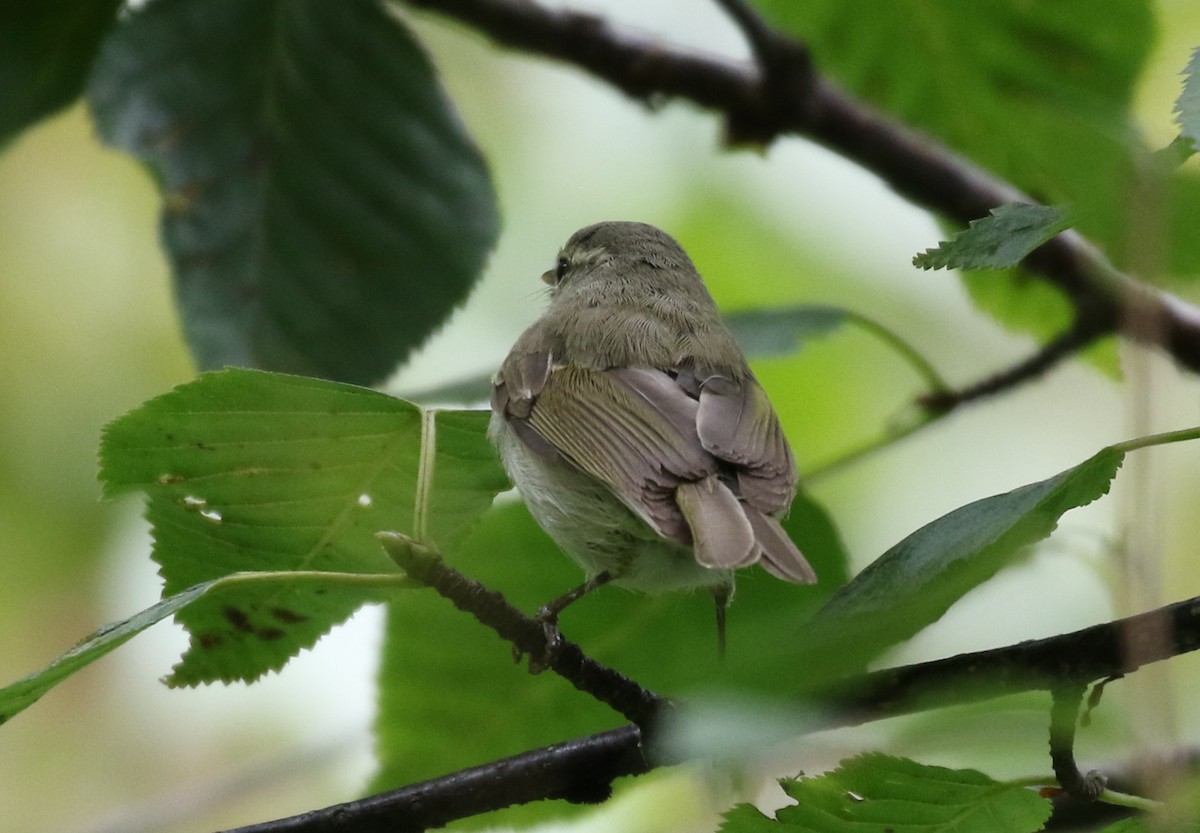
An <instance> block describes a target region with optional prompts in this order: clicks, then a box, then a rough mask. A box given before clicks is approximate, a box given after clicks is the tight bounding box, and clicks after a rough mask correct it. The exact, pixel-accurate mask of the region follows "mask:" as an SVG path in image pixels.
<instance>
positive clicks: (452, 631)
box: [372, 495, 847, 824]
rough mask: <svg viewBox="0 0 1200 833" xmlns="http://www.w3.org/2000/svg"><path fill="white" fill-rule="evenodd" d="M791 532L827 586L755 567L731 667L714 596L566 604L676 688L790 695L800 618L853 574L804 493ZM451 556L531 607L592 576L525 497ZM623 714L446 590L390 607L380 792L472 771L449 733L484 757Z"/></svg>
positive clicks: (575, 636)
mask: <svg viewBox="0 0 1200 833" xmlns="http://www.w3.org/2000/svg"><path fill="white" fill-rule="evenodd" d="M785 528H786V529H787V530H788V533H789V534H790V535H791V536H792V537H793V539H794V540H795V541H796V542H797V544H798V545H799V546H800V547H801V549H802V550H803V551H804V553H805V555H806V556H807V557H808V559H809V561H810V562H811V563H812V565H813V568H814V569H815V570H816V571H817V574H818V576H819V577H820V583H819V584H817V585H816V586H810V587H797V586H795V585H790V584H786V583H784V582H781V581H779V580H777V579H775V578H773V577H771V576H769V575H767V574H766V573H765V572H764V571H762V570H761V569H760V568H757V567H755V568H751V569H749V570H743V571H741V572H740V573H739V574H738V577H737V581H738V587H737V595H736V598H735V600H734V602H733V604H732V605H731V607H730V608H729V652H728V656H727V657H726V659H725V662H724V663H722V662H721V661H720V660H719V658H718V657H717V652H716V628H715V624H714V615H713V603H712V600H711V598H710V597H709V595H708V594H707V593H704V592H696V593H669V594H664V595H661V596H644V595H639V594H634V593H630V592H628V591H625V590H622V589H620V588H616V587H606V588H602V589H600V590H598V591H597V592H596V593H594V594H592V595H590V596H588V597H587V598H585V599H582V600H581V601H579V602H578V603H576V604H574V605H572V606H571V607H570V608H568V609H567V610H566V611H564V613H563V616H562V620H561V622H560V626H561V629H562V632H563V635H564V637H565V638H567V639H570V640H572V641H574V642H577V643H579V644H580V645H581V646H582V647H583V649H584V650H585V651H586V652H587V653H588V654H589V655H590V656H592V657H594V658H595V659H597V660H598V661H600V662H603V663H606V664H609V665H611V666H613V667H615V668H618V669H619V670H620V671H621V672H622V673H625V674H627V675H629V676H630V677H632V678H633V679H636V680H638V682H639V683H641V684H642V685H645V686H648V687H649V688H651V689H653V690H655V691H658V692H660V693H663V694H667V695H671V696H674V695H687V694H688V693H689V692H693V691H696V690H701V689H711V687H712V685H713V681H714V680H716V681H720V682H722V683H724V684H726V685H729V686H735V687H737V688H739V689H743V690H750V691H767V692H773V693H778V694H783V693H784V691H785V685H786V680H784V679H783V675H781V674H779V668H780V663H786V662H790V661H791V660H792V659H794V658H795V656H796V652H797V640H796V639H795V638H793V637H792V636H791V635H790V633H791V631H792V630H794V628H795V622H796V616H797V615H800V616H803V615H804V612H805V611H812V610H815V609H816V607H817V606H818V605H819V604H820V603H821V602H822V601H823V600H824V599H825V598H827V597H828V596H829V594H830V593H831V592H833V590H834V589H835V588H836V587H838V586H839V585H840V584H842V583H843V582H844V581H845V580H846V570H847V568H846V564H847V557H846V553H845V550H844V548H843V546H842V544H841V541H840V539H839V536H838V534H837V531H836V530H835V528H834V526H833V524H832V522H831V521H830V519H829V517H828V516H827V514H826V513H825V511H824V510H823V509H822V508H821V506H820V505H819V504H817V503H816V502H815V501H813V500H812V499H811V498H809V497H808V496H805V495H801V496H800V497H798V498H797V500H796V501H795V503H794V504H793V506H792V511H791V513H790V515H789V516H788V518H787V519H786V521H785ZM446 561H447V563H448V564H449V565H450V566H453V567H455V568H456V569H458V570H461V571H463V572H464V573H466V574H467V575H469V576H470V577H472V578H475V579H477V580H479V581H481V582H483V583H484V584H486V585H487V586H489V587H492V588H494V589H497V590H499V591H501V592H502V593H504V595H505V597H506V598H508V600H509V601H510V602H512V603H513V604H515V605H516V606H517V607H519V608H521V609H522V610H525V611H527V612H530V613H532V612H533V611H536V610H537V608H538V607H539V606H540V605H542V604H544V603H546V602H547V601H549V600H550V599H552V598H555V597H557V596H559V595H561V594H563V593H564V592H566V591H567V590H569V589H571V588H572V587H574V586H575V585H577V584H579V583H580V582H581V581H582V580H583V574H582V572H581V571H580V570H579V568H578V567H576V566H575V565H574V564H573V563H572V562H571V561H570V560H569V559H568V558H567V557H566V556H565V555H563V554H562V553H561V552H560V551H559V550H558V548H557V547H556V546H555V545H554V544H553V542H551V541H550V539H549V538H548V537H546V535H545V533H543V532H542V531H541V530H540V529H539V528H538V527H537V525H536V524H535V523H534V521H533V519H532V518H530V516H529V513H528V512H527V511H526V509H525V506H524V505H523V504H521V503H518V502H506V503H502V504H498V505H497V506H496V507H495V508H493V510H492V511H491V512H489V513H488V514H487V515H485V516H484V517H483V518H482V519H481V521H480V523H479V524H478V526H477V527H476V528H475V529H474V530H473V531H472V532H471V534H470V535H469V536H468V537H467V539H466V541H464V543H463V545H462V547H460V548H459V550H458V551H457V552H456V553H454V554H453V555H451V556H448V557H447V559H446ZM413 634H423V635H427V634H436V635H437V638H413ZM497 703H502V704H504V705H503V708H504V715H505V717H504V719H503V720H499V719H497V717H496V709H497ZM619 719H620V718H618V717H617V716H616V715H614V714H613V712H612V711H611V710H609V709H608V708H607V707H605V706H602V705H599V704H598V703H596V702H595V701H593V700H592V699H591V698H590V697H587V696H585V695H582V694H580V693H579V692H578V691H576V690H575V689H573V688H572V687H571V686H570V685H569V684H567V683H565V682H564V681H563V680H562V679H560V678H558V677H557V676H555V675H553V674H541V675H539V676H537V677H532V676H530V675H529V673H528V672H527V671H526V670H525V668H524V666H523V664H522V665H515V664H514V663H513V660H512V653H511V648H510V646H508V645H507V644H505V643H503V642H501V641H500V640H499V639H498V638H497V637H496V636H495V634H493V633H492V632H491V631H488V630H485V629H484V628H483V627H482V626H480V625H479V624H478V623H477V622H475V621H474V619H472V618H471V617H469V616H467V615H465V614H463V613H462V612H460V611H458V610H456V609H455V608H453V607H452V606H451V605H450V603H449V602H447V601H446V600H445V599H443V598H440V597H439V596H437V595H435V594H434V593H432V592H426V593H406V594H405V595H404V598H403V604H395V603H394V604H391V605H389V608H388V624H387V633H386V637H385V643H384V652H383V661H382V664H381V667H380V674H379V711H378V714H377V718H376V737H377V738H378V746H377V748H376V754H377V757H378V759H379V762H380V771H379V773H378V775H377V776H376V778H375V779H374V781H373V783H372V787H373V789H375V790H383V789H389V788H392V787H396V786H398V785H400V784H405V783H410V782H412V781H414V780H417V779H421V778H428V777H430V776H432V775H435V774H437V773H440V772H446V771H450V770H453V769H457V768H461V767H462V766H463V763H464V762H463V760H462V750H461V749H459V748H456V747H455V746H454V745H453V744H447V743H446V738H447V737H451V736H457V735H462V734H469V735H470V737H471V743H472V755H473V756H474V757H475V759H477V760H480V761H483V760H491V759H493V758H497V757H502V756H505V755H512V754H516V753H518V752H521V751H524V750H526V749H530V748H533V747H536V746H539V745H545V744H549V743H555V742H558V741H561V740H562V739H563V738H567V737H573V736H576V735H580V734H585V733H588V732H594V731H599V730H601V729H607V728H612V726H613V725H614V721H615V720H619ZM555 812H561V811H560V810H556V809H554V807H553V805H551V806H550V808H549V809H546V808H542V809H540V810H539V809H534V810H525V811H522V813H521V815H520V819H521V820H522V821H529V820H530V818H531V817H532V816H533V815H536V816H537V817H538V818H545V817H546V815H547V814H552V813H555ZM508 818H509V817H507V816H506V820H507V819H508ZM489 822H491V818H490V817H489ZM496 823H497V824H499V822H496Z"/></svg>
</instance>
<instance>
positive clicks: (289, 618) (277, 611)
mask: <svg viewBox="0 0 1200 833" xmlns="http://www.w3.org/2000/svg"><path fill="white" fill-rule="evenodd" d="M271 615H272V616H274V617H275V618H276V619H278V620H279V621H280V622H284V623H286V624H289V625H298V624H300V623H301V622H307V621H308V617H307V616H305V615H304V614H303V613H297V612H296V611H294V610H288V609H287V608H286V607H273V608H271Z"/></svg>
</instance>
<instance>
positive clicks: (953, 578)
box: [804, 447, 1124, 678]
mask: <svg viewBox="0 0 1200 833" xmlns="http://www.w3.org/2000/svg"><path fill="white" fill-rule="evenodd" d="M1123 459H1124V451H1122V450H1120V449H1118V448H1116V447H1109V448H1105V449H1103V450H1101V451H1100V452H1099V453H1098V454H1096V455H1095V456H1094V457H1092V458H1090V459H1089V460H1086V461H1085V462H1083V463H1080V464H1079V465H1078V466H1075V467H1074V468H1070V469H1067V470H1066V471H1064V472H1062V473H1060V474H1058V475H1055V476H1054V477H1051V478H1049V479H1048V480H1043V481H1041V482H1038V483H1032V484H1030V485H1028V486H1022V487H1021V488H1019V489H1014V490H1013V491H1011V492H1006V493H1005V494H1001V495H995V496H993V497H989V498H984V499H983V500H978V501H975V502H974V503H969V504H967V505H966V506H962V507H959V508H958V509H955V510H954V511H953V512H950V513H949V514H947V515H944V516H942V517H941V518H938V519H937V520H936V521H933V522H932V523H929V524H926V525H925V526H923V527H921V528H920V529H918V530H917V531H916V532H914V533H912V534H911V535H909V536H908V537H907V538H905V539H904V540H903V541H901V542H900V543H898V544H896V545H895V546H894V547H892V548H891V549H889V550H888V551H887V552H885V553H884V554H883V555H881V556H880V557H879V558H878V559H876V560H875V561H874V562H873V563H872V564H871V565H870V566H868V567H867V568H866V569H865V570H863V571H862V572H861V573H859V574H858V575H857V576H855V577H854V579H853V580H852V581H851V582H850V583H849V584H847V585H846V586H845V587H843V588H841V589H840V590H839V591H838V592H837V593H835V594H834V595H833V597H832V598H831V599H830V600H829V601H828V602H827V603H826V604H825V605H824V607H822V608H821V609H820V610H819V611H817V613H816V615H815V616H813V618H812V619H811V620H810V621H809V622H808V623H807V624H806V625H805V628H804V632H805V637H806V639H807V640H808V644H807V646H806V649H805V653H806V655H807V661H806V662H805V663H804V668H805V672H806V673H807V674H808V675H809V676H810V677H811V676H813V671H814V669H819V674H818V676H823V677H826V678H828V677H831V676H840V675H843V674H847V673H851V672H855V671H858V670H861V668H862V667H863V666H864V665H866V663H867V662H869V661H870V660H871V659H872V658H873V657H875V656H876V655H878V654H879V653H880V652H881V651H883V650H884V649H886V648H889V647H891V646H893V645H896V644H898V643H900V642H903V641H904V640H906V639H908V638H910V637H911V636H913V635H914V634H916V633H917V632H918V631H920V630H921V629H922V628H924V627H926V626H927V625H930V624H932V623H933V622H936V621H937V620H938V619H940V618H941V616H942V614H944V613H945V612H946V611H947V610H948V609H949V608H950V606H951V605H952V604H954V602H955V601H957V600H958V599H959V598H961V597H962V596H963V594H965V593H966V592H967V591H968V590H971V589H972V588H974V587H976V586H978V585H979V584H982V583H983V582H985V581H987V580H988V579H989V578H991V577H992V576H993V575H995V574H996V572H997V571H999V570H1000V569H1001V568H1002V567H1004V566H1006V565H1008V564H1009V563H1011V562H1012V561H1013V560H1014V559H1015V558H1017V557H1018V555H1019V554H1020V553H1021V551H1022V550H1023V549H1024V548H1025V547H1027V546H1029V545H1030V544H1034V543H1036V542H1038V541H1040V540H1042V539H1043V538H1045V537H1046V536H1048V535H1049V534H1050V533H1051V532H1053V531H1054V528H1055V527H1056V526H1057V524H1058V519H1059V518H1060V517H1061V516H1062V515H1063V513H1065V512H1067V511H1068V510H1070V509H1074V508H1075V507H1078V506H1085V505H1087V504H1089V503H1091V502H1092V501H1094V500H1096V499H1097V498H1099V497H1101V496H1103V495H1104V494H1106V493H1107V492H1108V488H1109V484H1110V483H1111V482H1112V479H1113V477H1115V476H1116V473H1117V470H1118V469H1119V468H1120V466H1121V461H1122V460H1123Z"/></svg>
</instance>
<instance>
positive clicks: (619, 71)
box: [406, 0, 1200, 371]
mask: <svg viewBox="0 0 1200 833" xmlns="http://www.w3.org/2000/svg"><path fill="white" fill-rule="evenodd" d="M406 2H408V4H409V5H410V6H413V7H416V8H422V9H428V10H432V11H434V12H437V13H439V14H442V15H446V16H448V17H451V18H454V19H456V20H458V21H461V22H463V23H465V24H467V25H469V26H471V27H473V28H475V29H477V30H479V31H480V32H483V33H484V34H486V35H487V36H488V37H490V38H491V39H492V40H493V41H495V42H496V43H497V44H500V45H502V46H507V47H511V48H515V49H519V50H523V51H525V52H529V53H532V54H535V55H541V56H544V57H548V58H553V59H555V60H559V61H563V62H565V63H569V64H572V65H574V66H577V67H580V68H581V69H583V70H585V71H587V72H588V73H590V74H591V75H593V76H595V77H596V78H599V79H601V80H604V81H606V82H608V83H609V84H612V85H613V86H614V87H616V88H617V89H619V90H621V91H622V92H624V93H626V94H627V95H629V96H631V97H633V98H635V99H638V100H642V101H649V100H652V99H653V100H661V99H664V98H676V99H681V100H684V101H689V102H691V103H693V104H695V105H698V106H700V107H703V108H705V109H708V110H712V111H715V112H718V113H721V114H722V115H723V116H724V118H725V123H726V129H727V133H728V136H729V138H730V139H731V140H732V141H760V142H769V141H771V140H772V139H774V138H775V137H777V136H778V135H780V134H783V133H791V134H795V135H799V136H803V137H805V138H808V139H811V140H812V141H815V142H817V143H819V144H821V145H823V146H824V147H826V148H829V149H830V150H832V151H834V152H836V153H838V154H840V155H842V156H844V157H846V158H847V159H850V160H852V161H854V162H857V163H858V164H859V165H861V166H862V167H863V168H865V169H867V170H869V171H872V172H873V173H875V174H876V175H877V176H879V177H880V178H881V179H883V180H884V181H885V182H887V183H888V184H889V185H890V186H891V187H892V188H893V189H894V190H895V191H897V192H898V193H900V194H901V195H902V196H904V197H906V198H907V199H909V200H911V201H912V202H914V203H916V204H917V205H920V206H922V207H924V208H927V209H929V210H931V211H935V212H937V213H939V214H941V215H943V216H945V217H947V218H950V219H952V220H954V221H956V222H958V223H961V224H964V225H965V224H966V223H967V222H969V221H970V220H974V219H977V218H979V217H983V216H986V215H987V213H988V211H989V210H990V209H993V208H996V207H998V206H1000V205H1003V204H1005V203H1009V202H1030V203H1032V202H1036V200H1033V199H1032V198H1030V197H1029V196H1028V195H1026V194H1024V193H1022V192H1021V191H1020V190H1018V189H1017V188H1015V187H1014V186H1012V185H1011V184H1009V183H1007V182H1005V181H1003V180H1001V179H999V178H997V177H995V176H993V175H992V174H990V173H989V172H987V171H985V170H983V169H982V168H980V167H978V166H977V165H975V164H973V163H971V162H970V161H968V160H966V159H964V158H963V157H961V156H959V155H957V154H955V153H954V152H952V151H950V150H949V149H948V148H946V147H945V146H944V145H942V144H941V143H939V142H937V141H936V140H934V139H932V138H931V137H929V136H926V135H924V134H922V133H920V132H918V131H915V130H912V129H910V128H908V127H906V126H904V125H902V124H900V123H899V122H897V121H895V120H893V119H891V118H890V117H888V116H886V115H884V114H883V113H881V112H880V111H878V110H876V109H874V108H872V107H870V106H868V105H867V104H865V103H864V102H862V101H859V100H857V99H855V98H853V97H852V96H850V95H848V94H847V93H846V92H845V91H843V90H841V89H839V88H838V87H837V86H836V85H835V84H833V83H832V82H830V81H829V80H828V79H826V78H824V77H822V76H821V75H820V74H819V73H818V72H817V71H816V70H815V69H814V68H812V67H811V66H807V67H806V68H805V70H804V72H805V74H806V76H807V78H808V81H807V83H806V85H805V88H804V93H803V100H802V101H783V100H782V99H781V98H780V96H779V95H778V87H777V85H776V84H775V82H774V81H772V80H771V79H770V78H768V77H767V75H766V74H764V72H763V71H762V70H761V69H759V68H756V67H754V66H750V65H746V64H740V63H733V62H730V61H727V60H723V59H721V58H715V57H709V56H706V55H700V54H697V53H694V52H691V51H687V50H685V49H683V48H681V47H676V46H671V45H668V44H665V43H662V42H660V41H657V40H652V39H648V38H646V37H643V36H641V35H637V34H633V33H630V32H624V31H618V30H617V29H615V28H614V27H612V26H610V25H609V24H608V23H606V22H605V21H604V20H603V19H601V18H599V17H596V16H594V15H590V14H585V13H581V12H577V11H572V10H559V9H548V8H544V7H542V6H539V5H537V4H536V3H534V2H532V1H531V0H406ZM726 8H727V9H728V8H730V6H729V5H728V3H727V4H726ZM739 24H740V25H741V26H742V27H743V31H747V30H746V25H747V24H746V22H745V21H739ZM760 35H761V33H759V34H756V35H755V37H756V38H758V37H760ZM779 37H782V36H779ZM752 42H753V41H752ZM755 48H756V53H757V52H758V47H757V46H756V47H755ZM803 56H804V57H803V60H804V61H806V62H807V54H806V53H803ZM797 60H801V59H800V58H797ZM781 102H782V103H781ZM1023 265H1024V266H1025V267H1026V268H1028V269H1029V270H1030V271H1032V272H1035V273H1037V274H1039V275H1041V276H1042V277H1043V278H1045V279H1046V280H1047V281H1049V282H1050V283H1052V284H1054V285H1056V286H1058V287H1059V288H1060V289H1062V290H1063V291H1064V292H1065V293H1066V294H1067V296H1068V297H1069V298H1070V299H1071V301H1072V303H1073V304H1074V305H1075V306H1076V309H1077V312H1078V313H1079V315H1080V316H1081V317H1084V318H1087V319H1088V320H1090V321H1092V322H1094V323H1095V324H1096V325H1097V326H1099V327H1100V328H1101V332H1102V333H1103V332H1121V333H1122V334H1123V335H1125V336H1126V337H1128V338H1131V339H1133V340H1135V341H1139V342H1142V343H1145V344H1150V345H1154V346H1157V347H1160V348H1161V349H1163V350H1165V351H1166V352H1168V353H1169V354H1170V355H1171V356H1173V357H1174V358H1175V360H1176V361H1178V362H1179V363H1180V364H1181V365H1183V366H1184V367H1186V368H1188V369H1190V370H1192V371H1200V310H1198V309H1197V308H1196V307H1194V306H1192V305H1190V304H1187V303H1185V302H1183V301H1181V300H1180V299H1178V298H1176V297H1174V296H1172V295H1169V294H1167V293H1165V292H1161V291H1158V290H1156V289H1153V288H1151V287H1149V286H1147V285H1145V284H1143V283H1141V282H1139V281H1137V280H1134V279H1133V278H1131V277H1129V276H1128V275H1125V274H1123V273H1121V272H1119V271H1118V270H1117V269H1115V268H1114V267H1113V266H1112V265H1111V264H1110V263H1109V262H1108V261H1107V260H1106V259H1105V258H1104V256H1103V255H1102V254H1101V253H1100V252H1099V251H1098V250H1097V249H1096V247H1095V246H1093V245H1092V244H1091V243H1089V242H1088V241H1086V240H1085V239H1084V238H1083V237H1082V236H1080V235H1079V234H1078V233H1076V232H1074V231H1065V232H1063V233H1061V234H1059V235H1058V236H1057V237H1055V238H1054V239H1052V240H1050V241H1049V242H1048V243H1045V244H1044V245H1042V246H1041V247H1040V248H1038V249H1036V250H1035V251H1034V252H1033V253H1031V254H1030V255H1029V256H1028V257H1027V258H1026V259H1025V261H1024V262H1023ZM1147 320H1149V321H1152V322H1153V326H1143V325H1142V322H1145V321H1147Z"/></svg>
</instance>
